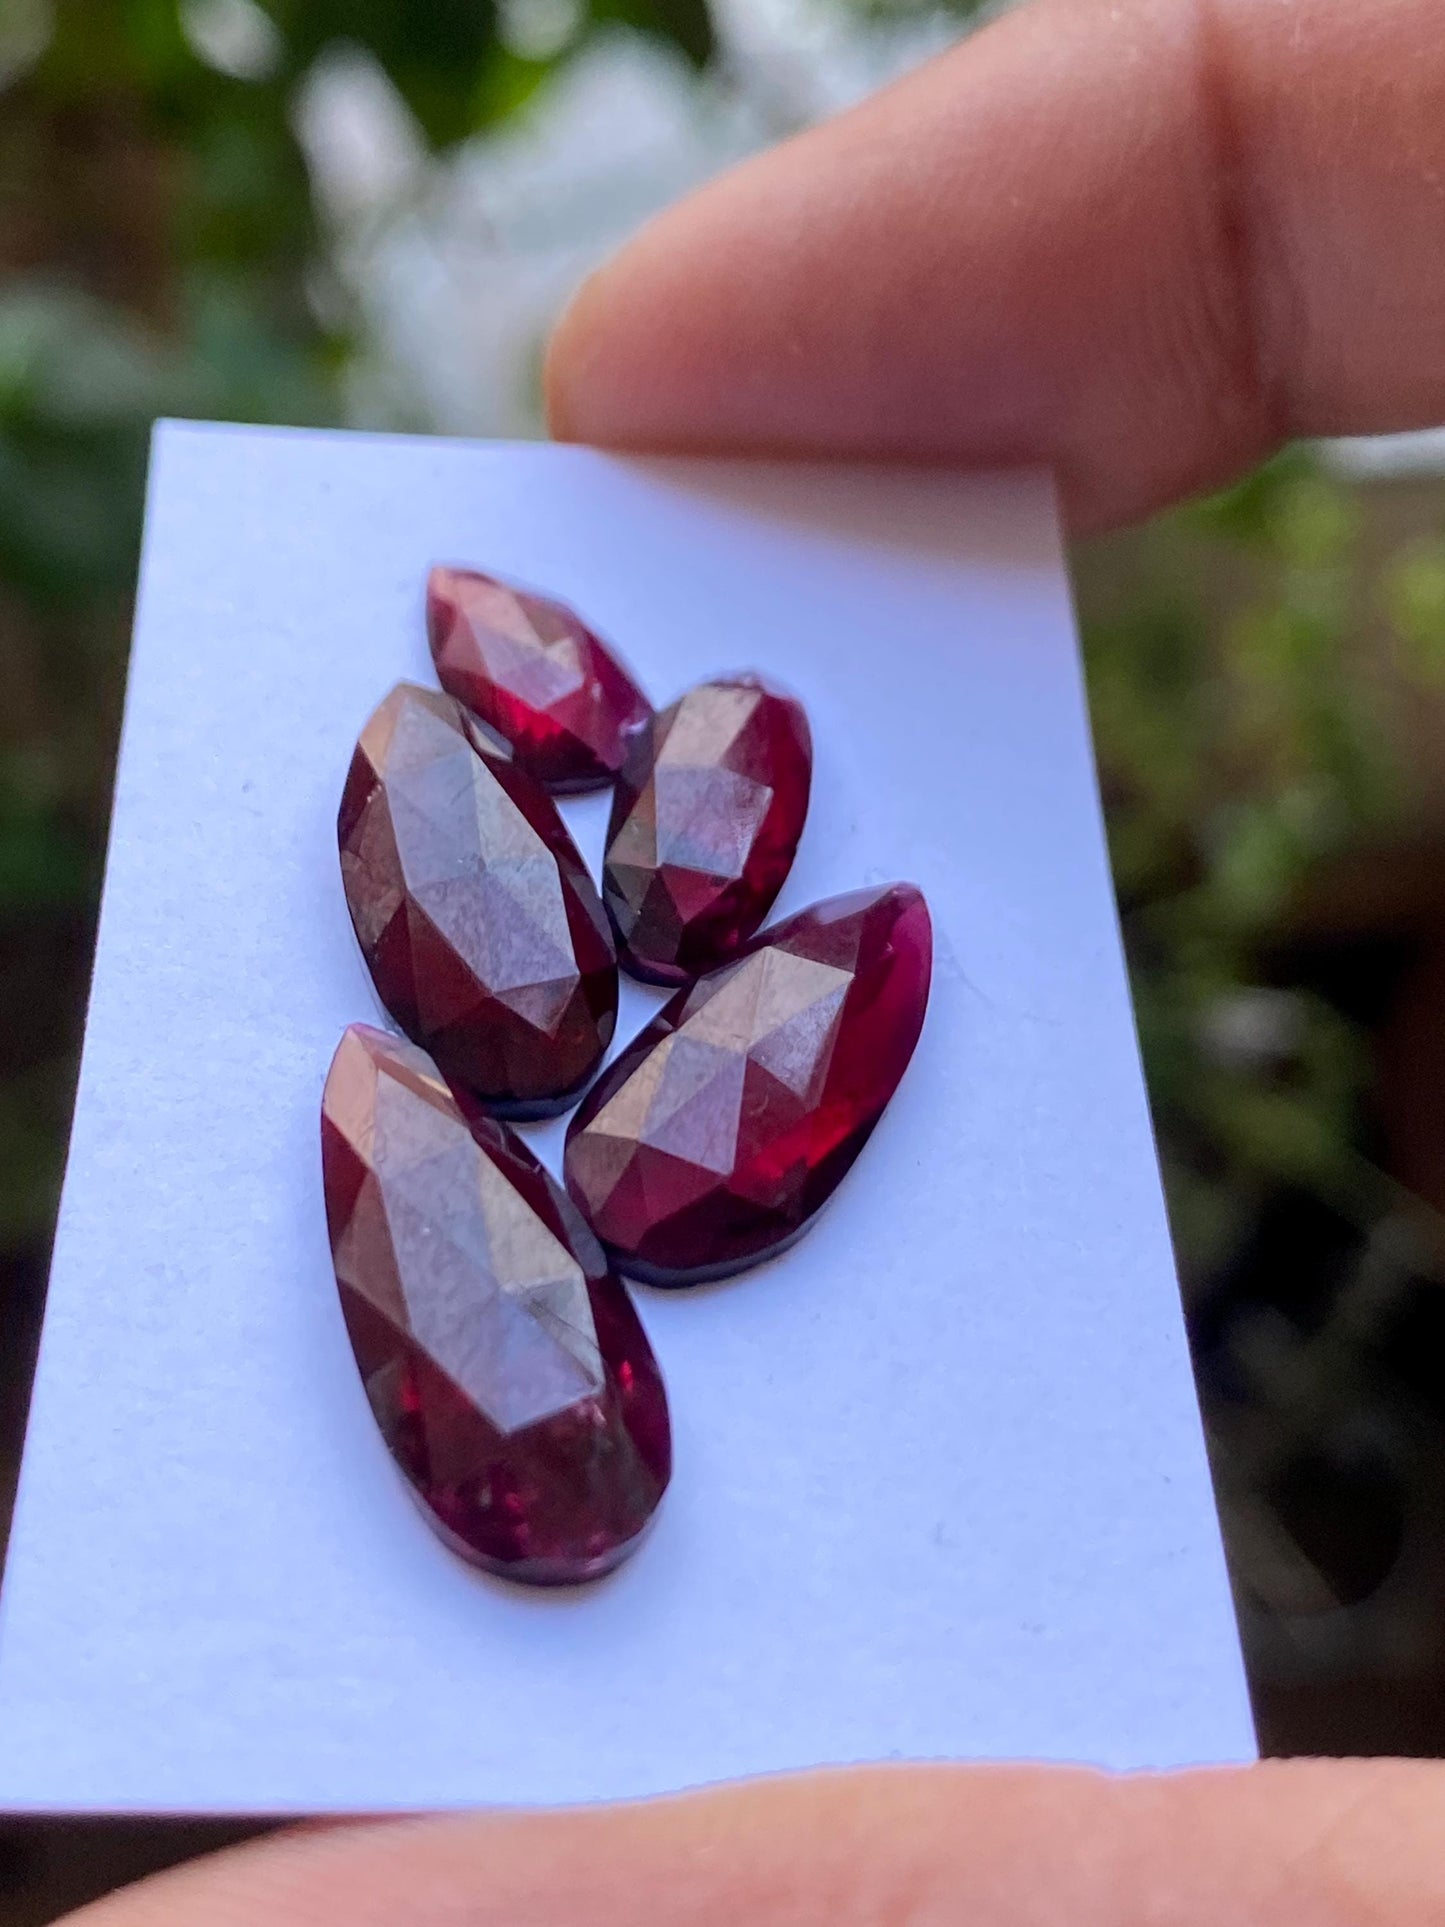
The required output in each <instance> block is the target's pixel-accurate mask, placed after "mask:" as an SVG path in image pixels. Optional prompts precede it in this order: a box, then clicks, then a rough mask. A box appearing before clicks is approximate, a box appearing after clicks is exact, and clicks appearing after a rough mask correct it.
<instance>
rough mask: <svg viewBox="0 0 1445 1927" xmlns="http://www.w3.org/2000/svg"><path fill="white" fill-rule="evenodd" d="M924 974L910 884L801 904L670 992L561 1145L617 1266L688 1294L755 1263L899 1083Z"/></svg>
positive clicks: (777, 1243)
mask: <svg viewBox="0 0 1445 1927" xmlns="http://www.w3.org/2000/svg"><path fill="white" fill-rule="evenodd" d="M932 962H933V934H932V929H931V926H930V923H929V918H928V906H927V904H926V903H925V902H924V900H923V897H922V896H921V894H920V893H919V892H918V891H917V890H916V889H915V888H914V887H913V885H912V884H911V883H895V884H892V885H890V886H889V887H888V888H886V889H882V890H860V891H857V892H855V893H854V894H852V895H850V896H844V897H831V898H829V899H828V901H827V902H826V903H817V904H814V906H813V907H812V909H811V910H803V911H800V912H799V914H798V915H797V916H795V917H788V918H786V919H785V920H784V921H783V922H782V923H779V924H775V925H774V926H773V928H772V929H771V930H765V931H763V933H762V934H761V936H757V937H754V938H753V940H752V942H751V943H749V944H748V945H747V946H746V947H745V949H744V950H743V952H742V954H741V956H739V957H738V958H737V959H736V960H735V961H734V962H732V963H730V964H727V965H725V966H724V968H723V969H721V970H716V971H714V972H713V973H712V975H711V976H708V977H703V978H701V979H700V980H699V981H698V982H697V983H695V984H693V985H692V986H691V987H690V988H688V989H684V990H680V991H679V992H678V993H677V995H676V996H675V997H673V998H672V999H671V1000H670V1002H668V1003H667V1004H666V1005H664V1007H663V1009H662V1010H661V1011H660V1012H659V1013H658V1015H657V1016H656V1017H655V1018H654V1019H653V1021H652V1022H651V1023H650V1024H649V1025H648V1026H647V1028H646V1030H644V1031H643V1032H642V1034H641V1035H640V1036H639V1037H638V1038H637V1040H636V1041H635V1042H634V1043H633V1044H631V1045H630V1046H629V1047H628V1049H627V1050H625V1051H624V1052H623V1053H622V1055H621V1056H620V1057H619V1058H618V1059H617V1061H616V1062H615V1063H613V1064H611V1065H609V1067H608V1068H607V1070H606V1071H604V1073H603V1074H602V1076H601V1077H600V1078H599V1079H598V1081H597V1083H596V1084H595V1085H594V1086H593V1088H592V1089H591V1090H590V1091H589V1092H588V1094H587V1096H586V1098H585V1099H584V1101H583V1103H582V1105H581V1107H580V1109H579V1110H578V1112H577V1114H576V1116H575V1117H574V1118H573V1119H572V1122H571V1124H570V1126H569V1127H568V1131H567V1188H568V1190H569V1191H570V1192H571V1193H572V1196H573V1197H574V1198H575V1199H576V1200H577V1202H578V1204H579V1205H581V1207H582V1209H583V1211H584V1212H585V1213H586V1216H587V1219H588V1222H589V1223H590V1224H591V1226H592V1228H593V1230H594V1231H595V1232H596V1233H597V1234H598V1236H599V1237H600V1238H601V1239H602V1241H603V1243H604V1244H606V1245H608V1246H609V1247H610V1248H611V1250H612V1253H613V1256H614V1258H615V1259H616V1262H617V1264H618V1266H619V1268H620V1269H621V1270H623V1271H625V1272H628V1273H630V1274H631V1275H632V1276H633V1277H636V1278H645V1279H647V1280H648V1281H649V1282H651V1283H653V1284H659V1285H690V1284H697V1283H699V1282H701V1281H702V1280H704V1279H707V1278H723V1277H726V1276H727V1275H728V1273H729V1272H733V1271H741V1270H742V1269H743V1267H744V1266H746V1265H751V1264H755V1263H757V1261H758V1260H759V1259H761V1258H770V1257H772V1256H773V1255H774V1254H775V1253H776V1252H779V1251H782V1250H784V1249H785V1248H786V1247H787V1246H788V1245H790V1244H791V1243H792V1242H793V1240H794V1239H795V1238H797V1237H799V1236H800V1235H801V1233H802V1232H803V1231H805V1230H806V1229H807V1227H808V1225H809V1223H810V1222H811V1221H812V1219H813V1217H814V1216H815V1215H816V1213H817V1212H818V1211H819V1209H820V1208H821V1207H822V1206H823V1205H824V1204H826V1203H827V1201H828V1199H829V1198H830V1197H831V1196H832V1195H833V1192H834V1191H835V1190H836V1189H837V1187H838V1185H839V1183H840V1182H841V1180H842V1178H843V1176H844V1174H845V1173H846V1172H847V1171H848V1169H849V1167H850V1166H851V1165H852V1163H853V1160H854V1159H855V1158H856V1157H857V1155H858V1153H859V1152H860V1151H861V1150H862V1149H863V1146H864V1145H865V1144H866V1143H867V1141H868V1138H869V1136H870V1135H871V1133H872V1130H873V1127H874V1125H875V1124H876V1123H877V1122H878V1119H879V1118H880V1117H881V1116H882V1114H883V1110H884V1107H885V1106H886V1105H887V1103H888V1100H889V1098H891V1097H892V1095H893V1093H894V1091H895V1090H896V1089H897V1087H898V1082H899V1079H900V1078H901V1077H902V1076H903V1073H904V1071H905V1070H906V1069H907V1067H908V1060H909V1058H910V1057H912V1055H913V1047H914V1045H915V1044H916V1043H917V1042H918V1033H919V1031H920V1029H921V1028H922V1025H923V1013H924V1010H925V1009H926V1007H927V1004H928V984H929V977H930V973H931V969H932Z"/></svg>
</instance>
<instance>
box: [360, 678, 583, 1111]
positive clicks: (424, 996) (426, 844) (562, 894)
mask: <svg viewBox="0 0 1445 1927" xmlns="http://www.w3.org/2000/svg"><path fill="white" fill-rule="evenodd" d="M337 832H338V835H339V838H340V842H341V875H342V880H343V882H344V883H345V886H346V901H347V903H348V905H349V906H350V909H351V920H352V922H353V923H354V924H355V926H356V934H357V937H358V938H359V940H360V943H361V948H362V953H363V954H364V956H365V958H366V961H367V964H368V965H369V967H370V970H371V974H372V977H373V979H374V981H375V983H376V989H377V994H378V995H379V996H380V998H381V1001H382V1003H383V1004H385V1006H386V1008H387V1009H388V1010H389V1011H390V1012H391V1014H392V1016H393V1017H394V1018H395V1019H396V1021H397V1023H398V1024H399V1025H400V1026H401V1028H402V1029H403V1030H404V1031H405V1032H406V1033H407V1035H408V1036H409V1037H411V1038H412V1039H414V1040H415V1042H417V1043H418V1044H421V1045H424V1046H425V1048H426V1049H427V1050H429V1051H430V1052H431V1054H432V1056H433V1057H435V1059H436V1060H437V1063H438V1064H439V1065H440V1066H441V1068H442V1071H443V1072H444V1074H445V1075H446V1076H447V1077H448V1078H450V1079H451V1080H452V1081H453V1082H454V1083H456V1084H458V1085H459V1086H464V1087H465V1088H466V1089H467V1090H468V1091H469V1092H471V1093H473V1094H474V1095H475V1097H476V1098H477V1099H478V1100H479V1101H480V1103H482V1104H484V1105H486V1106H488V1107H490V1108H491V1109H494V1110H496V1111H498V1112H502V1113H505V1114H506V1115H508V1116H512V1117H546V1116H549V1115H551V1114H552V1113H553V1112H555V1111H560V1110H565V1109H566V1107H567V1105H568V1104H570V1103H571V1102H572V1100H573V1099H574V1098H575V1097H576V1095H577V1093H578V1092H579V1091H580V1090H581V1088H582V1087H583V1085H585V1084H586V1082H587V1080H588V1078H589V1077H590V1076H591V1075H592V1073H593V1071H594V1070H596V1068H597V1065H598V1064H599V1062H600V1061H601V1058H602V1053H603V1051H604V1050H605V1049H606V1048H607V1045H608V1043H609V1042H610V1041H611V1037H612V1029H613V1025H614V1024H615V1023H616V1021H617V965H616V960H615V958H614V955H613V950H612V939H611V936H610V935H609V933H608V929H607V919H606V917H605V915H604V914H603V910H602V905H601V903H600V901H599V900H598V896H597V891H596V889H595V887H594V886H593V882H592V879H591V877H590V876H589V875H588V874H587V871H586V869H585V867H584V866H583V863H582V859H581V857H580V856H578V854H577V850H576V847H575V846H574V844H573V842H572V839H571V837H570V836H568V834H567V831H566V828H565V826H564V825H563V822H562V819H561V818H560V817H559V816H558V814H557V810H556V806H555V804H554V803H553V802H552V799H551V798H550V797H549V796H548V795H547V793H546V791H545V790H543V789H541V788H539V787H538V785H537V784H536V783H534V782H533V781H532V779H531V777H530V776H526V775H524V774H523V773H522V771H521V770H519V769H516V768H514V767H513V766H512V765H511V764H509V763H508V762H506V761H505V760H504V759H503V758H502V757H500V756H493V755H488V754H486V753H484V752H481V751H479V750H478V749H477V748H476V747H475V746H474V744H473V742H472V740H471V737H470V735H469V733H468V731H467V727H466V724H465V721H464V718H463V715H462V712H461V710H460V709H459V708H458V707H457V705H456V703H455V702H453V700H452V698H451V697H450V696H443V695H441V694H439V693H438V692H437V691H435V690H430V689H419V688H417V687H416V685H415V684H413V683H398V684H397V686H396V688H395V689H393V690H392V692H391V694H390V695H389V696H388V697H387V699H386V701H385V702H384V703H382V705H381V707H380V708H379V709H378V710H377V711H376V712H375V714H374V715H373V716H372V718H371V720H370V721H369V722H368V723H367V725H366V728H365V729H364V730H363V731H362V732H361V739H360V741H359V742H358V743H357V746H356V754H355V756H354V757H353V758H352V762H351V772H350V774H349V775H348V777H347V779H346V791H345V794H344V795H343V797H342V799H341V815H340V818H339V820H338V823H337Z"/></svg>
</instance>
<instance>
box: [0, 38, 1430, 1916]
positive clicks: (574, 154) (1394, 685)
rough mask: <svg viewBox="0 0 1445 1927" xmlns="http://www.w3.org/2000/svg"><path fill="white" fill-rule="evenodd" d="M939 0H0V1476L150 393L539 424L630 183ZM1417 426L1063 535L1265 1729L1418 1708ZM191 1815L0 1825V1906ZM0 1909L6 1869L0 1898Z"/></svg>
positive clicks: (1401, 1730)
mask: <svg viewBox="0 0 1445 1927" xmlns="http://www.w3.org/2000/svg"><path fill="white" fill-rule="evenodd" d="M974 24H976V8H975V7H974V6H972V5H970V4H967V0H959V3H958V4H954V5H952V6H948V5H940V4H939V3H938V0H711V3H710V4H709V0H424V3H423V0H395V3H394V4H388V0H264V4H263V3H262V0H182V4H179V5H178V4H177V0H0V1292H3V1306H4V1324H3V1332H4V1343H3V1355H0V1452H3V1465H0V1474H3V1477H0V1485H3V1488H4V1491H5V1493H6V1497H5V1500H4V1504H5V1505H6V1506H7V1507H8V1502H9V1500H8V1493H9V1488H10V1484H11V1482H12V1481H13V1476H14V1464H15V1460H16V1457H17V1455H18V1448H19V1440H20V1435H21V1429H22V1426H23V1418H24V1406H25V1399H26V1395H27V1390H28V1380H29V1373H30V1368H31V1364H32V1359H33V1348H34V1343H35V1335H36V1332H37V1329H38V1321H39V1314H40V1309H41V1303H42V1298H43V1290H44V1278H45V1269H46V1257H47V1245H48V1240H49V1236H50V1230H51V1220H52V1215H53V1212H54V1208H55V1201H56V1195H57V1188H58V1183H59V1177H60V1171H61V1165H62V1160H63V1154H64V1145H65V1131H66V1123H67V1116H68V1111H69V1106H70V1101H71V1092H72V1084H73V1079H74V1073H75V1063H76V1053H77V1047H78V1043H79V1037H80V1029H81V1022H82V1016H83V1002H84V996H85V987H86V977H87V970H88V963H89V955H90V946H91V936H92V926H93V922H94V916H95V908H96V901H97V892H98V887H99V882H100V875H101V866H102V858H103V846H104V837H105V828H106V814H107V807H108V799H109V790H110V781H111V772H112V762H113V757H114V751H115V741H116V732H117V727H118V721H119V712H120V704H121V696H122V689H123V682H124V674H125V660H126V643H127V632H128V625H129V613H130V612H129V600H130V595H131V590H132V586H133V580H134V573H135V566H136V558H137V545H138V537H139V529H140V519H141V506H142V490H143V484H144V468H145V456H146V439H147V433H148V428H149V424H150V422H151V420H152V419H153V417H155V416H156V415H158V414H172V415H203V416H221V417H230V418H234V419H242V420H250V421H285V422H302V423H313V422H336V423H344V424H349V425H353V426H365V427H383V428H408V429H421V430H428V431H437V432H442V433H465V434H483V435H487V434H509V435H528V434H535V433H539V432H540V417H539V396H538V370H539V365H540V350H541V344H542V341H543V339H544V337H545V333H546V330H547V326H548V323H549V321H550V319H551V317H552V316H553V315H554V314H555V313H556V312H557V310H558V308H559V306H560V305H561V303H562V302H563V300H564V299H565V298H566V295H567V294H568V292H569V291H570V289H571V288H572V287H573V286H574V285H575V284H576V282H577V280H578V279H579V278H580V276H581V275H582V274H583V273H584V272H585V271H586V270H587V269H588V268H589V267H590V266H591V265H592V264H593V263H594V262H596V261H597V260H599V259H600V258H601V257H602V256H603V255H605V254H606V253H607V252H608V251H609V250H610V249H611V247H612V246H613V245H614V244H615V243H616V242H617V241H618V240H619V239H620V238H621V237H622V236H623V235H624V234H626V233H627V232H628V231H629V230H630V229H631V228H632V227H634V226H635V225H636V224H637V222H638V221H639V220H640V219H641V218H642V217H643V216H645V215H646V214H647V213H648V212H649V211H650V210H651V209H653V208H654V207H657V206H659V205H661V204H662V203H663V202H664V201H667V200H669V199H671V198H673V197H675V196H676V195H677V194H679V193H681V192H682V191H683V190H684V189H686V188H687V187H688V186H690V185H692V184H693V183H695V182H697V181H699V180H701V179H703V178H705V177H706V176H707V175H708V174H710V173H712V172H714V171H716V170H717V169H718V168H720V167H721V166H723V165H725V164H726V163H727V162H728V161H729V160H731V159H734V158H736V157H737V156H740V155H741V154H744V153H746V152H747V151H749V150H750V149H753V148H756V147H758V146H760V145H762V144H764V143H766V142H768V141H770V140H773V139H776V138H778V137H779V136H781V135H783V134H786V133H788V132H790V131H793V130H794V129H796V128H799V127H801V126H804V125H806V124H807V123H809V122H810V121H813V120H815V119H817V118H818V117H820V116H821V115H823V114H826V113H828V112H830V111H832V110H834V109H836V108H838V107H840V106H843V105H845V104H847V103H848V102H850V101H852V100H854V99H856V98H858V97H859V96H860V95H861V94H863V93H865V92H867V91H868V90H869V89H870V88H872V87H874V86H876V85H878V84H879V83H881V82H882V81H884V80H885V79H887V78H889V77H891V76H892V75H894V74H896V73H898V72H900V71H902V70H903V69H904V68H906V67H907V66H909V65H910V64H912V63H913V62H915V61H917V60H919V59H921V58H923V57H925V56H926V55H927V54H929V53H930V52H933V51H935V50H936V49H938V48H939V47H941V46H942V45H944V44H946V43H947V42H948V41H950V40H951V39H954V38H956V37H957V36H958V35H959V34H960V33H963V32H965V31H968V30H969V29H970V27H971V26H972V25H974ZM1442 477H1445V436H1430V435H1424V436H1418V437H1410V438H1394V439H1391V440H1389V441H1385V442H1372V443H1360V444H1349V445H1346V444H1340V445H1333V446H1330V447H1324V448H1314V449H1309V450H1297V451H1293V452H1291V453H1290V454H1289V455H1287V456H1286V457H1284V458H1282V459H1281V460H1279V461H1277V462H1275V463H1274V464H1272V465H1271V466H1270V467H1268V468H1266V469H1265V470H1263V471H1261V472H1260V473H1259V474H1257V475H1255V476H1253V477H1251V478H1250V479H1249V480H1248V481H1246V482H1245V483H1244V484H1243V485H1241V486H1240V487H1239V488H1237V489H1235V490H1234V491H1233V492H1232V493H1230V494H1229V495H1227V496H1225V497H1222V498H1220V499H1217V500H1214V501H1211V502H1207V503H1204V504H1200V505H1195V506H1192V507H1190V508H1188V509H1185V510H1183V511H1180V512H1178V513H1177V514H1175V515H1173V516H1171V517H1169V518H1166V519H1164V520H1162V521H1159V522H1156V523H1154V524H1152V525H1150V526H1149V527H1147V528H1144V529H1141V530H1138V531H1135V532H1131V533H1129V534H1127V535H1123V536H1119V537H1115V538H1112V539H1110V540H1108V541H1107V542H1101V543H1097V544H1094V545H1092V546H1090V547H1088V548H1086V549H1082V550H1080V551H1079V552H1078V553H1077V555H1076V557H1075V567H1076V574H1077V581H1078V587H1079V597H1080V605H1081V614H1082V618H1083V626H1084V633H1085V644H1086V651H1087V659H1088V673H1089V687H1090V695H1091V701H1092V705H1093V715H1094V727H1095V731H1096V734H1097V740H1098V748H1099V757H1100V764H1101V772H1102V777H1103V783H1104V792H1105V801H1106V806H1107V811H1108V819H1109V829H1110V837H1111V844H1112V850H1113V857H1114V866H1115V876H1116V881H1117V887H1118V893H1119V899H1120V906H1121V911H1122V915H1123V921H1124V930H1125V937H1126V942H1127V947H1128V952H1129V961H1130V967H1131V970H1132V973H1133V981H1134V990H1135V996H1136V998H1137V1002H1138V1011H1139V1023H1140V1029H1141V1035H1142V1040H1143V1046H1144V1054H1145V1061H1146V1065H1147V1070H1148V1076H1149V1083H1150V1090H1151V1094H1152V1098H1153V1103H1154V1114H1155V1119H1156V1123H1157V1127H1158V1132H1159V1137H1160V1144H1161V1151H1162V1156H1163V1163H1164V1171H1165V1177H1166V1182H1167V1187H1168V1194H1169V1204H1170V1210H1171V1214H1172V1219H1173V1225H1174V1232H1175V1238H1176V1242H1177V1246H1178V1252H1179V1261H1180V1267H1181V1271H1182V1276H1183V1283H1184V1291H1185V1296H1186V1302H1187V1308H1188V1316H1189V1321H1190V1329H1191V1333H1192V1339H1193V1344H1194V1351H1195V1360H1196V1365H1197V1369H1198V1373H1199V1381H1200V1391H1201V1398H1202V1403H1203V1407H1204V1414H1205V1420H1206V1425H1207V1430H1208V1435H1209V1441H1210V1449H1211V1453H1212V1456H1213V1463H1214V1470H1215V1476H1216V1481H1217V1485H1218V1491H1219V1499H1220V1506H1221V1511H1222V1515H1223V1520H1224V1528H1225V1536H1226V1540H1227V1544H1228V1550H1229V1555H1230V1560H1231V1565H1232V1570H1233V1576H1234V1583H1235V1589H1236V1595H1237V1599H1238V1605H1239V1611H1240V1617H1241V1623H1242V1626H1243V1632H1244V1640H1245V1648H1246V1653H1247V1657H1248V1663H1249V1668H1250V1676H1251V1681H1252V1685H1253V1692H1254V1699H1255V1707H1256V1711H1257V1716H1258V1720H1259V1726H1260V1733H1261V1740H1262V1744H1263V1745H1264V1747H1265V1749H1266V1750H1267V1751H1270V1752H1278V1753H1289V1752H1303V1751H1323V1752H1365V1753H1368V1752H1403V1753H1422V1754H1434V1753H1445V755H1442V745H1445V479H1442ZM213 1837H216V1836H215V1834H214V1830H212V1831H211V1832H207V1831H206V1830H204V1829H200V1830H197V1829H191V1830H190V1831H188V1832H177V1831H176V1830H170V1831H167V1830H164V1829H150V1830H149V1831H148V1832H147V1831H144V1830H142V1831H139V1832H138V1831H137V1830H135V1829H125V1830H120V1829H109V1830H107V1829H104V1828H100V1829H96V1828H91V1829H89V1830H82V1831H80V1832H77V1831H76V1830H75V1829H68V1828H51V1829H42V1830H39V1831H37V1830H35V1829H28V1830H17V1829H11V1830H9V1831H3V1830H0V1922H9V1921H14V1922H20V1921H22V1920H23V1921H39V1920H43V1919H48V1918H50V1917H51V1916H52V1914H53V1913H54V1912H55V1911H56V1910H58V1908H59V1906H60V1905H61V1904H62V1903H63V1902H65V1901H67V1900H68V1901H74V1900H76V1899H78V1898H80V1897H82V1896H83V1895H84V1894H86V1893H89V1892H94V1891H98V1890H99V1889H100V1888H101V1887H103V1886H104V1885H105V1884H106V1883H107V1882H109V1881H111V1880H114V1879H116V1878H118V1877H119V1876H120V1875H121V1874H122V1873H124V1872H127V1871H133V1870H135V1869H137V1868H139V1867H142V1866H144V1865H147V1864H151V1863H152V1862H156V1861H159V1860H162V1859H165V1858H167V1857H169V1856H171V1855H173V1854H178V1853H180V1852H182V1851H185V1850H188V1849H189V1848H192V1847H194V1846H195V1845H197V1844H201V1843H204V1842H206V1841H208V1840H210V1839H211V1838H213ZM7 1908H8V1909H9V1910H10V1911H8V1912H6V1911H5V1910H6V1909H7Z"/></svg>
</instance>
